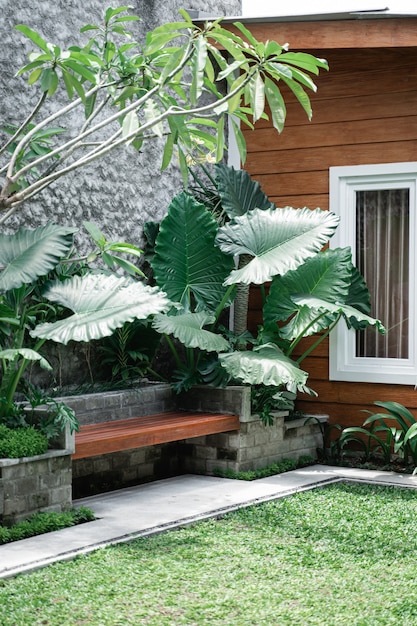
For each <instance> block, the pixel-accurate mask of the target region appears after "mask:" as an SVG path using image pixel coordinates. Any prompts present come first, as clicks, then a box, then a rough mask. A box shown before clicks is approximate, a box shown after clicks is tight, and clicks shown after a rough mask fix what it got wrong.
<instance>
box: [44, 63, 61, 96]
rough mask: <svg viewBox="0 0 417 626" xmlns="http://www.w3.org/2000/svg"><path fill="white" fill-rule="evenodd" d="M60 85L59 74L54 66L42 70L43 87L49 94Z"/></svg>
mask: <svg viewBox="0 0 417 626" xmlns="http://www.w3.org/2000/svg"><path fill="white" fill-rule="evenodd" d="M57 87H58V75H57V73H56V72H55V70H53V69H52V68H50V67H48V68H47V69H45V70H43V71H42V75H41V89H42V91H47V92H48V95H49V96H52V95H53V94H54V93H55V91H56V89H57Z"/></svg>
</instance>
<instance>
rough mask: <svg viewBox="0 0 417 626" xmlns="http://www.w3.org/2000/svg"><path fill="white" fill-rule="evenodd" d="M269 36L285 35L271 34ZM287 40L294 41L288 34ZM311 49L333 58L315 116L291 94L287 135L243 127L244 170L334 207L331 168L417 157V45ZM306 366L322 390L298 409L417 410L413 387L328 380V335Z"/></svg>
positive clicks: (353, 413)
mask: <svg viewBox="0 0 417 626" xmlns="http://www.w3.org/2000/svg"><path fill="white" fill-rule="evenodd" d="M413 23H414V22H413ZM280 27H282V25H280ZM342 27H343V24H340V25H339V24H337V26H336V28H337V29H339V28H342ZM310 28H311V25H310ZM337 33H338V34H339V30H337ZM269 37H270V38H275V39H277V40H282V37H276V36H274V37H272V34H271V33H270V34H269ZM285 39H286V40H289V41H290V42H291V44H293V42H292V40H291V38H290V35H289V34H288V36H287V37H286V38H285ZM415 41H416V43H417V37H416V38H415ZM296 42H297V38H295V43H296ZM294 47H295V46H294ZM341 47H343V46H341ZM313 53H314V54H316V55H317V56H320V57H325V58H327V59H328V61H329V66H330V72H329V73H328V74H326V73H323V74H321V75H320V76H319V77H318V79H317V81H316V82H317V85H318V91H317V94H315V95H313V97H312V106H313V119H312V121H311V122H308V120H307V118H306V116H305V114H304V113H303V111H302V110H301V107H300V106H299V105H298V104H297V103H296V102H294V101H291V96H290V95H287V98H288V101H289V106H288V116H287V124H286V126H285V129H284V131H283V133H282V134H281V135H278V134H276V133H275V132H274V131H272V130H271V128H270V125H269V123H268V122H267V121H262V122H260V123H259V124H257V126H256V129H255V131H254V132H251V131H244V132H245V137H246V140H247V146H248V157H247V161H246V164H245V168H246V169H247V170H248V171H249V173H250V174H251V175H252V176H253V177H254V178H255V179H256V180H258V181H259V182H260V183H261V185H262V187H263V189H264V191H265V192H266V193H267V194H268V196H269V197H270V198H271V200H273V201H274V202H275V203H276V204H277V206H286V205H290V206H294V207H302V206H309V207H310V208H315V207H317V206H319V207H321V208H323V209H328V208H329V195H328V194H329V167H331V166H335V165H360V164H366V163H369V164H370V163H387V162H397V161H399V162H400V161H415V160H417V81H416V79H417V49H416V48H402V49H400V48H398V49H395V48H392V49H377V50H376V49H370V50H350V49H349V50H314V51H313ZM259 309H260V296H259V293H257V292H256V290H255V291H252V293H251V299H250V309H249V325H250V327H251V329H252V331H254V330H255V329H256V325H257V323H259V321H260V317H259ZM302 367H303V368H304V369H305V370H307V371H308V372H309V374H310V378H309V384H310V386H311V387H312V388H313V389H315V390H316V391H317V392H318V394H319V395H318V398H315V399H313V398H310V397H307V396H302V397H300V399H299V401H298V407H297V408H299V409H301V410H305V411H308V412H325V413H329V415H330V419H331V422H333V423H340V424H341V425H343V426H347V425H352V424H357V425H359V424H361V423H362V422H363V420H364V419H365V414H364V413H361V410H363V409H372V408H373V402H374V401H375V400H395V401H397V402H400V403H402V404H404V405H406V406H407V407H408V408H410V409H411V410H414V411H416V412H417V392H416V391H415V390H414V387H412V386H405V385H383V384H366V383H343V382H332V381H329V373H328V340H327V339H326V341H325V342H324V343H323V344H322V346H321V347H320V348H319V350H318V351H317V352H316V353H313V354H312V355H311V356H310V357H308V358H307V359H306V360H305V361H304V362H303V363H302ZM416 382H417V381H416Z"/></svg>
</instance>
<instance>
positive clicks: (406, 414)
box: [374, 401, 417, 428]
mask: <svg viewBox="0 0 417 626" xmlns="http://www.w3.org/2000/svg"><path fill="white" fill-rule="evenodd" d="M374 404H375V405H376V406H380V407H381V408H383V409H386V410H387V411H389V412H390V413H392V414H393V415H394V416H395V417H396V418H397V420H401V423H402V425H403V426H404V427H405V428H408V425H409V424H414V423H416V422H417V420H416V418H415V417H414V415H413V414H412V413H411V411H409V410H408V409H407V408H406V407H405V406H403V405H402V404H400V403H399V402H392V401H391V402H382V401H378V402H374Z"/></svg>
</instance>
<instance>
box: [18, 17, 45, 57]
mask: <svg viewBox="0 0 417 626" xmlns="http://www.w3.org/2000/svg"><path fill="white" fill-rule="evenodd" d="M15 29H16V30H18V31H20V32H21V33H23V34H24V35H25V36H26V37H28V39H30V40H31V41H33V43H34V44H36V45H37V46H38V48H40V49H41V50H43V51H44V52H47V53H48V54H49V48H48V44H47V43H46V41H45V39H43V38H42V37H41V36H40V34H39V33H37V32H36V31H34V30H32V29H31V28H29V27H28V26H25V25H24V24H17V26H15Z"/></svg>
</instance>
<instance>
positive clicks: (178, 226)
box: [152, 192, 234, 311]
mask: <svg viewBox="0 0 417 626" xmlns="http://www.w3.org/2000/svg"><path fill="white" fill-rule="evenodd" d="M216 234H217V223H216V221H215V219H214V218H213V217H212V215H211V214H210V213H209V212H208V211H207V210H206V209H205V207H204V206H203V205H202V204H200V203H199V202H197V201H196V200H195V199H194V198H192V197H191V196H190V195H188V194H187V193H184V192H183V193H181V194H179V195H178V196H176V197H175V198H174V200H173V201H172V203H171V205H170V207H169V210H168V215H167V216H166V217H165V219H164V220H163V221H162V223H161V226H160V230H159V234H158V237H157V239H156V246H155V256H154V258H153V261H152V269H153V272H154V276H155V279H156V283H157V285H158V286H159V287H160V288H161V289H163V290H164V291H165V292H166V293H167V295H168V297H169V298H171V300H173V301H174V302H179V303H180V304H181V305H182V307H183V309H184V310H185V311H192V310H197V311H198V310H209V311H215V309H216V308H217V306H218V305H219V304H220V302H221V301H222V300H223V297H224V296H225V294H226V288H225V287H224V285H223V283H224V281H225V279H226V277H227V276H228V274H229V273H230V271H231V269H232V268H233V267H234V262H233V258H232V257H230V256H227V255H226V254H224V253H223V252H221V250H219V248H217V247H216V246H215V243H214V242H215V237H216Z"/></svg>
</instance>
